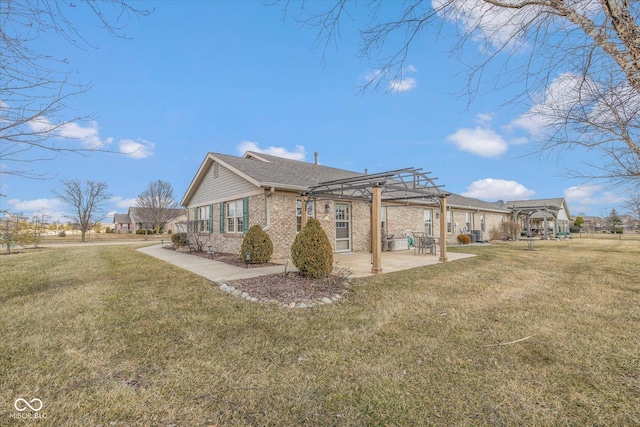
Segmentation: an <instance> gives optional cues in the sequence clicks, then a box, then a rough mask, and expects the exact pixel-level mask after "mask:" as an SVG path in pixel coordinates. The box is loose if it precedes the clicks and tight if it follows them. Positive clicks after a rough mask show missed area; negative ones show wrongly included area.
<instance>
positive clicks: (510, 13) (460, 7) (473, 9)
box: [431, 0, 541, 49]
mask: <svg viewBox="0 0 640 427" xmlns="http://www.w3.org/2000/svg"><path fill="white" fill-rule="evenodd" d="M431 4H432V6H433V8H434V9H435V10H437V11H438V15H440V16H441V17H442V18H443V19H445V20H447V21H450V22H457V23H458V24H460V25H461V26H462V28H463V30H464V32H465V33H466V34H469V35H471V36H472V37H473V40H475V41H476V42H478V43H483V44H484V45H486V46H485V47H487V46H491V47H493V48H494V49H500V48H501V47H502V46H509V47H511V48H512V49H519V48H522V47H524V46H527V44H526V41H525V40H524V37H523V36H524V34H523V32H522V29H523V27H525V26H526V24H527V23H528V22H530V21H532V20H535V19H536V17H537V16H538V14H539V12H540V9H541V7H537V6H536V7H528V8H518V9H509V8H505V7H499V6H494V5H492V4H490V3H488V2H486V1H483V0H461V1H455V2H450V1H448V0H432V2H431Z"/></svg>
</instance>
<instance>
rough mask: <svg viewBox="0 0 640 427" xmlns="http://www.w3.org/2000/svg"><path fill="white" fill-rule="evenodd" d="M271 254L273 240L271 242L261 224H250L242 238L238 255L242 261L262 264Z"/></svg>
mask: <svg viewBox="0 0 640 427" xmlns="http://www.w3.org/2000/svg"><path fill="white" fill-rule="evenodd" d="M247 254H249V257H247ZM272 254H273V242H271V238H270V237H269V235H268V234H267V233H265V231H264V230H263V229H262V227H261V226H259V225H254V226H252V227H251V228H250V229H249V231H247V234H245V235H244V239H243V240H242V246H241V248H240V256H241V257H242V259H243V261H244V262H246V263H247V264H264V263H266V262H268V261H269V259H270V258H271V255H272ZM247 258H248V259H247Z"/></svg>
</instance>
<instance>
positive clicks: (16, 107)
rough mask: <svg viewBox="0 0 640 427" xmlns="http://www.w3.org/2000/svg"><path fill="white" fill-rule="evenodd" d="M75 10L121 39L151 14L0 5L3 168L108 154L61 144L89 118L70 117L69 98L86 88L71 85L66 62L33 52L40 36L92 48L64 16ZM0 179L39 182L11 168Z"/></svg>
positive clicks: (119, 4) (92, 4)
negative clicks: (137, 18) (71, 129)
mask: <svg viewBox="0 0 640 427" xmlns="http://www.w3.org/2000/svg"><path fill="white" fill-rule="evenodd" d="M76 7H78V8H81V7H86V8H88V9H90V10H91V12H92V14H93V15H94V16H95V17H96V18H97V20H98V22H99V23H100V25H101V26H102V27H103V28H105V30H106V31H108V32H109V33H110V34H112V35H113V36H115V37H123V38H124V37H126V35H125V34H124V33H122V30H123V28H124V27H125V26H126V25H127V23H128V21H129V20H130V19H131V18H132V17H135V16H144V15H147V14H149V13H150V12H149V11H145V10H140V9H136V8H134V7H132V6H130V5H129V4H128V3H126V1H125V0H114V1H110V2H96V1H90V0H85V1H77V2H73V3H69V2H64V1H55V0H22V1H11V0H10V1H5V2H2V3H0V160H1V161H2V162H3V163H4V164H5V165H9V164H13V163H16V162H21V163H32V162H38V161H42V160H50V159H53V158H55V157H56V156H57V155H59V154H61V153H77V154H82V155H89V154H90V153H92V152H95V151H108V149H107V148H106V147H104V146H102V145H100V144H95V145H91V146H86V145H83V144H82V141H78V140H77V139H73V138H69V137H68V136H67V137H66V140H65V134H64V132H63V131H64V130H65V128H66V127H67V126H69V125H70V124H73V123H78V122H86V121H88V120H90V119H91V118H92V116H91V115H89V114H84V115H78V116H75V117H72V118H69V117H68V112H69V111H70V107H69V104H68V102H69V101H70V99H71V98H73V97H75V96H77V95H80V94H82V93H84V92H86V91H87V90H89V88H90V86H89V85H87V84H82V83H78V82H73V81H71V80H70V75H71V73H70V71H69V70H68V60H67V59H66V58H60V57H56V56H54V55H51V53H47V52H41V51H38V50H35V49H34V48H32V46H33V45H34V42H35V41H36V40H38V39H39V38H41V37H42V36H44V35H56V36H58V37H61V38H62V39H63V40H65V41H66V42H68V43H70V44H71V45H73V46H75V47H77V48H80V49H87V48H93V46H92V45H91V43H90V42H89V41H88V40H87V39H85V38H84V37H83V36H82V34H80V32H79V31H78V29H77V28H76V27H75V25H74V23H73V22H72V19H71V18H69V17H68V16H69V15H70V11H71V10H73V9H74V8H76ZM0 174H12V175H19V176H23V177H30V178H33V177H43V176H42V175H40V174H38V173H35V172H33V171H26V170H22V169H15V168H10V169H3V170H0Z"/></svg>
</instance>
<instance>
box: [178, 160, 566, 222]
mask: <svg viewBox="0 0 640 427" xmlns="http://www.w3.org/2000/svg"><path fill="white" fill-rule="evenodd" d="M213 161H219V162H220V163H221V164H223V165H225V166H227V167H229V168H230V169H231V170H233V171H235V172H236V173H238V174H239V175H241V176H243V177H245V178H247V179H249V180H251V181H252V182H253V183H254V184H256V185H257V186H259V187H265V188H269V187H275V188H278V189H286V190H291V191H300V192H303V191H306V190H307V189H308V188H309V187H313V186H316V185H318V184H319V183H322V182H327V181H333V180H338V179H346V178H354V177H360V176H365V174H364V173H359V172H354V171H350V170H346V169H338V168H333V167H329V166H324V165H321V164H316V163H309V162H304V161H300V160H292V159H287V158H284V157H278V156H272V155H269V154H264V153H257V152H253V151H247V152H246V153H245V154H244V156H242V157H238V156H232V155H228V154H222V153H214V152H210V153H208V154H207V157H206V159H205V161H204V162H203V164H202V166H201V167H200V169H199V170H198V173H197V174H196V176H195V178H194V180H193V181H192V183H191V185H190V186H189V189H188V190H187V192H186V194H185V197H184V198H183V203H184V202H185V201H186V200H188V198H189V197H188V196H189V195H190V193H191V192H192V191H194V190H195V188H196V187H197V186H198V185H199V182H200V180H201V179H202V178H203V175H204V173H201V172H203V171H204V170H205V169H206V168H207V167H208V165H209V164H210V163H211V162H213ZM448 194H449V195H448V197H447V204H448V205H449V206H451V207H456V208H460V209H465V208H467V209H482V210H485V211H494V212H501V213H509V212H511V209H510V208H511V206H512V203H513V202H508V203H509V204H508V205H507V204H506V203H505V204H504V205H503V206H500V205H498V204H497V203H494V202H484V201H482V200H478V199H473V198H470V197H465V196H461V195H459V194H452V193H448ZM548 200H553V201H555V200H559V201H562V200H563V199H548ZM416 202H417V203H419V201H416ZM532 202H534V203H536V204H539V203H541V202H542V203H544V200H543V201H540V200H537V201H532ZM426 203H429V202H428V201H427V202H426Z"/></svg>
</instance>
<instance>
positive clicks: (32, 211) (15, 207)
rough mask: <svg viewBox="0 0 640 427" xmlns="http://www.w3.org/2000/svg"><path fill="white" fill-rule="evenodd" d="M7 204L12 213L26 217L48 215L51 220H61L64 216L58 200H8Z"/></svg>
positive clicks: (61, 204) (63, 208)
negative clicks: (18, 213) (19, 213)
mask: <svg viewBox="0 0 640 427" xmlns="http://www.w3.org/2000/svg"><path fill="white" fill-rule="evenodd" d="M7 204H8V205H9V206H11V207H12V209H11V210H12V211H14V212H21V213H23V214H25V215H27V216H29V217H30V216H32V215H36V214H40V213H42V214H45V215H49V216H50V217H51V219H52V220H58V219H62V218H63V217H64V216H65V213H64V211H65V205H64V203H63V202H62V201H61V200H60V199H58V198H51V199H48V198H42V199H34V200H20V199H9V200H7Z"/></svg>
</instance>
